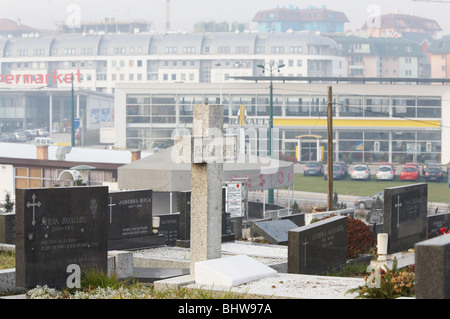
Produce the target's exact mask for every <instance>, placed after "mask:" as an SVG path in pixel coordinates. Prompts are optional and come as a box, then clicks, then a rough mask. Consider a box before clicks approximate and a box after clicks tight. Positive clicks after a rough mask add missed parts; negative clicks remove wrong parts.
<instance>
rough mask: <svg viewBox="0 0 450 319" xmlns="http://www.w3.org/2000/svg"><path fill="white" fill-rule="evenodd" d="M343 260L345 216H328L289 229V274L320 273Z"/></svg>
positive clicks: (345, 251)
mask: <svg viewBox="0 0 450 319" xmlns="http://www.w3.org/2000/svg"><path fill="white" fill-rule="evenodd" d="M346 261H347V217H346V216H336V217H331V218H327V219H324V220H321V221H318V222H315V223H312V224H308V225H305V226H302V227H298V228H295V229H292V230H290V231H289V232H288V273H292V274H314V275H316V274H321V273H323V272H325V271H327V270H331V269H334V268H337V267H339V266H341V265H343V264H345V263H346Z"/></svg>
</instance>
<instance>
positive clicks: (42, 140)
mask: <svg viewBox="0 0 450 319" xmlns="http://www.w3.org/2000/svg"><path fill="white" fill-rule="evenodd" d="M34 144H36V145H38V146H49V145H55V144H56V143H55V141H54V140H53V139H51V138H50V137H36V138H35V140H34Z"/></svg>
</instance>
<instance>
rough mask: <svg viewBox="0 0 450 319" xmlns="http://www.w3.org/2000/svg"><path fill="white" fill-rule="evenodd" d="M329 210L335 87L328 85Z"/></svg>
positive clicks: (330, 203) (331, 192)
mask: <svg viewBox="0 0 450 319" xmlns="http://www.w3.org/2000/svg"><path fill="white" fill-rule="evenodd" d="M327 127H328V156H327V162H328V211H332V210H334V209H333V88H332V87H331V86H329V87H328V116H327Z"/></svg>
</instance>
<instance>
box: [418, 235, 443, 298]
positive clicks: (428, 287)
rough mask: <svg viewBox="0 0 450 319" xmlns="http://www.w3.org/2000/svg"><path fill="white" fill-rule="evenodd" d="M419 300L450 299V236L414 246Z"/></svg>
mask: <svg viewBox="0 0 450 319" xmlns="http://www.w3.org/2000/svg"><path fill="white" fill-rule="evenodd" d="M414 258H415V282H416V298H417V299H450V235H448V234H446V235H443V236H438V237H435V238H432V239H428V240H425V241H422V242H419V243H417V244H416V245H415V246H414Z"/></svg>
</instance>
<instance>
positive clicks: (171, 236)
mask: <svg viewBox="0 0 450 319" xmlns="http://www.w3.org/2000/svg"><path fill="white" fill-rule="evenodd" d="M155 217H159V228H158V233H159V234H161V235H163V236H164V238H165V243H166V245H167V246H175V245H176V242H177V239H178V237H179V232H180V230H179V229H180V213H176V214H165V215H157V216H155Z"/></svg>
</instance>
